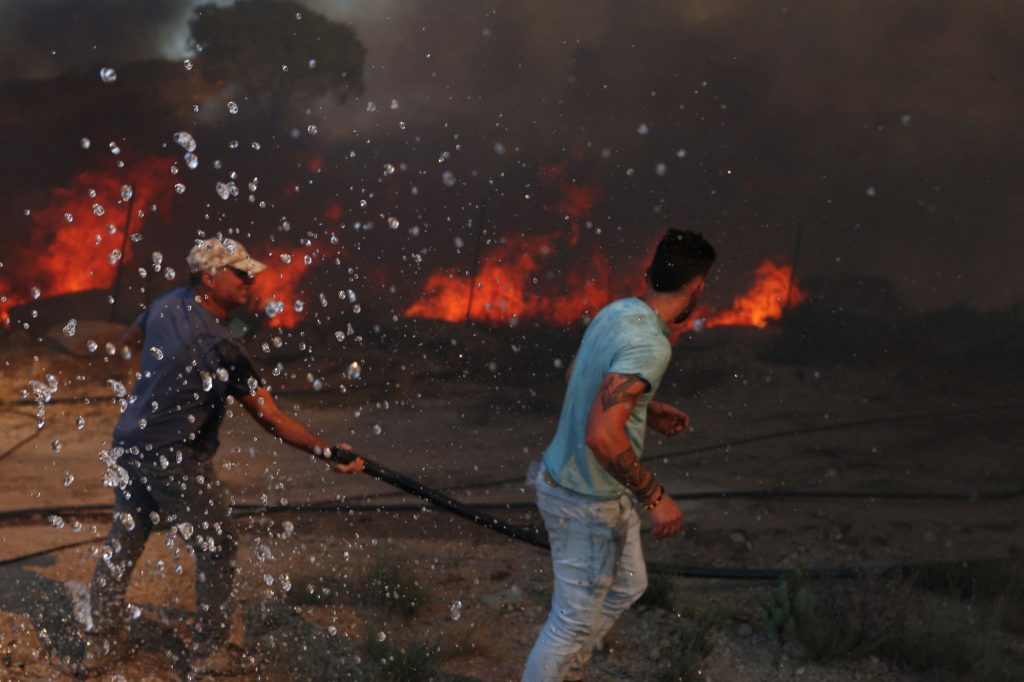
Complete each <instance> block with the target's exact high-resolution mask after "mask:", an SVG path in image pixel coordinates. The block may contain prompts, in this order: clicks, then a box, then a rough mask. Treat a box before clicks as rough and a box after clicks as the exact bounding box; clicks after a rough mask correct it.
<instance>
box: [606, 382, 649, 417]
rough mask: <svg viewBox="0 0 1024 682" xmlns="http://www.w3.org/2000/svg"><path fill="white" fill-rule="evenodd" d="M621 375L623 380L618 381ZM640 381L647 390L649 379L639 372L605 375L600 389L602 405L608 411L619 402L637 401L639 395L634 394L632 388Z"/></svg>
mask: <svg viewBox="0 0 1024 682" xmlns="http://www.w3.org/2000/svg"><path fill="white" fill-rule="evenodd" d="M620 377H621V379H622V381H621V382H620V383H617V382H619V379H620ZM638 382H639V383H642V384H643V385H644V386H645V389H644V390H647V389H646V386H647V381H646V380H645V379H644V378H643V377H642V376H640V375H639V374H609V375H607V376H605V378H604V381H602V382H601V387H600V388H599V389H598V391H599V393H600V396H601V407H603V408H604V410H605V412H607V411H608V410H610V409H611V408H612V407H613V406H615V405H618V404H619V403H625V402H631V403H632V402H636V398H637V396H635V395H632V394H631V393H630V389H631V388H632V387H633V386H634V385H635V384H636V383H638Z"/></svg>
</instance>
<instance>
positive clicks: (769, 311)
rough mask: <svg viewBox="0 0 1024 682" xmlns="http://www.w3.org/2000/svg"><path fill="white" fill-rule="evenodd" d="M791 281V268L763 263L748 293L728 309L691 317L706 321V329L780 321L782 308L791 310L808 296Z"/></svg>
mask: <svg viewBox="0 0 1024 682" xmlns="http://www.w3.org/2000/svg"><path fill="white" fill-rule="evenodd" d="M792 277H793V268H792V267H791V266H789V265H776V264H775V263H773V262H772V261H770V260H766V261H764V262H763V263H761V265H759V266H758V267H757V270H755V271H754V278H755V279H754V284H753V286H751V287H750V290H749V291H747V293H745V294H743V295H742V296H737V297H736V298H734V299H733V301H732V306H731V307H730V308H729V309H727V310H721V311H719V312H716V313H713V314H710V315H705V314H704V313H701V312H698V313H696V314H695V315H694V317H695V318H697V317H706V322H705V326H708V327H723V326H727V325H748V326H753V327H764V326H765V325H767V324H768V322H769V321H770V320H778V319H781V318H782V312H783V308H784V306H785V305H786V304H787V302H788V304H789V305H791V306H793V305H796V304H798V303H800V302H801V301H803V300H804V299H805V298H807V294H805V293H804V292H803V291H801V290H800V289H799V287H797V285H796V283H795V282H793V281H792ZM791 286H792V291H790V287H791Z"/></svg>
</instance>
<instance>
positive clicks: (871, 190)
mask: <svg viewBox="0 0 1024 682" xmlns="http://www.w3.org/2000/svg"><path fill="white" fill-rule="evenodd" d="M864 194H867V195H868V196H869V197H873V196H875V194H876V192H875V188H874V187H868V188H867V189H866V190H864Z"/></svg>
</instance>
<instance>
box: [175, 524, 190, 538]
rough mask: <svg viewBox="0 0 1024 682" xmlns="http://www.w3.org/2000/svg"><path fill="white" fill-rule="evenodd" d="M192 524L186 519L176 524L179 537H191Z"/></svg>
mask: <svg viewBox="0 0 1024 682" xmlns="http://www.w3.org/2000/svg"><path fill="white" fill-rule="evenodd" d="M192 531H193V529H192V524H191V523H189V522H188V521H182V522H181V523H179V524H178V532H179V533H181V537H182V538H184V539H185V540H188V539H189V538H190V537H192Z"/></svg>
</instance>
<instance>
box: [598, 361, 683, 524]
mask: <svg viewBox="0 0 1024 682" xmlns="http://www.w3.org/2000/svg"><path fill="white" fill-rule="evenodd" d="M649 389H650V386H649V385H648V384H647V382H646V381H645V380H644V379H643V377H641V376H639V375H636V374H616V373H608V374H606V375H605V377H604V380H603V381H602V382H601V387H600V388H599V389H598V391H597V395H596V396H594V402H593V404H592V405H591V407H590V416H589V417H588V419H587V446H588V447H589V448H590V449H591V450H592V451H593V452H594V456H595V457H597V461H598V462H599V463H600V464H601V466H603V467H604V468H605V469H606V470H607V471H608V473H610V474H611V475H612V476H614V477H615V479H616V480H618V481H620V482H621V483H622V484H623V485H625V486H626V487H627V488H629V489H630V490H631V491H632V492H633V493H634V494H636V496H637V497H638V498H640V501H641V502H642V503H643V504H644V505H645V507H646V506H650V505H653V507H652V508H650V509H649V511H650V514H651V520H652V521H653V522H654V527H653V529H652V531H651V532H652V534H653V535H654V537H656V538H661V537H668V536H670V535H674V534H675V533H676V532H677V531H678V530H679V526H680V524H681V523H682V513H681V512H680V511H679V507H678V506H676V503H675V502H674V501H673V500H672V498H671V497H669V496H668V495H666V494H665V489H664V488H662V486H661V484H659V483H658V482H657V480H655V478H654V475H653V474H651V472H650V470H648V469H647V467H645V466H644V465H643V464H641V463H640V460H639V459H638V458H637V456H636V453H635V452H634V451H633V447H632V445H630V442H629V438H628V437H627V436H626V421H627V420H628V419H629V415H630V414H631V413H632V412H633V408H634V407H635V406H636V401H637V399H638V398H639V397H640V396H641V395H643V393H644V392H645V391H647V390H649Z"/></svg>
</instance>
